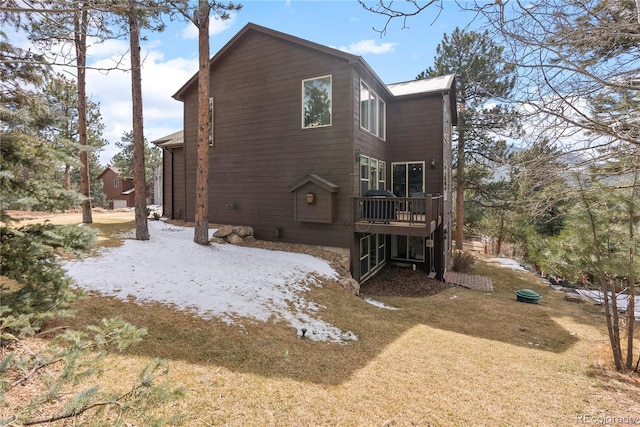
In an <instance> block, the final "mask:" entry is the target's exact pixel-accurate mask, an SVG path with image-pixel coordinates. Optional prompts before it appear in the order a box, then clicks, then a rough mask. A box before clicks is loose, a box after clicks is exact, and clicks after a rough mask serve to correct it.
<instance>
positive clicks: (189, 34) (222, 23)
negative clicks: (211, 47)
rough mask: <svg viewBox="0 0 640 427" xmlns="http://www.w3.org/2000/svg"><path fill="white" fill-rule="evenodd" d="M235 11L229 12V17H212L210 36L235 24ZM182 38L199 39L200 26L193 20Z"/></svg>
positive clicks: (185, 29)
mask: <svg viewBox="0 0 640 427" xmlns="http://www.w3.org/2000/svg"><path fill="white" fill-rule="evenodd" d="M236 16H237V15H236V14H235V13H230V14H229V19H225V20H222V19H220V18H211V19H210V20H209V36H215V35H216V34H220V33H221V32H223V31H225V30H228V29H229V28H231V27H232V26H233V23H234V22H235V19H236ZM181 35H182V38H183V39H184V40H198V28H196V26H195V25H193V24H192V23H191V22H189V23H188V24H187V26H186V27H185V28H184V29H183V30H182V33H181Z"/></svg>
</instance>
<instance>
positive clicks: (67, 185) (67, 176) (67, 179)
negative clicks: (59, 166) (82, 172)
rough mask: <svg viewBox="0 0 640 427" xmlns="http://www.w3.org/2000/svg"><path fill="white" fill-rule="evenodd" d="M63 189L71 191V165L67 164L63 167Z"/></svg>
mask: <svg viewBox="0 0 640 427" xmlns="http://www.w3.org/2000/svg"><path fill="white" fill-rule="evenodd" d="M64 189H65V190H71V165H70V164H69V163H66V164H65V165H64Z"/></svg>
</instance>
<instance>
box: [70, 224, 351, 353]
mask: <svg viewBox="0 0 640 427" xmlns="http://www.w3.org/2000/svg"><path fill="white" fill-rule="evenodd" d="M148 225H149V234H150V236H151V237H150V240H148V241H137V240H125V241H124V244H123V245H122V246H121V247H118V248H112V249H107V250H104V251H102V253H101V254H100V255H99V256H97V257H94V258H87V259H85V260H83V261H71V262H66V263H65V269H66V270H67V272H68V273H69V275H70V276H71V277H72V278H73V279H74V280H75V281H76V283H77V285H78V286H79V287H80V288H82V289H85V290H91V291H97V292H99V293H101V294H104V295H111V296H115V297H117V298H120V299H122V300H127V299H128V297H129V296H132V297H135V298H136V299H137V300H139V301H142V302H145V301H151V302H161V303H166V304H170V305H173V306H175V307H176V308H178V309H183V310H188V311H191V312H194V313H195V314H197V315H198V316H201V317H203V318H213V317H216V318H220V319H222V320H223V321H225V322H227V323H228V324H239V325H241V324H242V319H243V318H250V319H256V320H259V321H262V322H266V321H268V320H273V321H283V322H286V323H288V324H289V325H290V326H291V327H293V328H295V329H296V330H298V331H299V330H301V329H302V328H305V329H307V337H309V338H310V339H312V340H316V341H329V342H338V343H346V342H347V341H352V340H357V336H356V335H355V334H353V333H352V332H350V331H348V332H344V331H342V330H340V329H338V328H337V327H335V326H333V325H331V324H329V323H327V322H325V321H323V320H322V319H321V318H320V316H319V314H318V311H319V309H320V308H322V307H320V306H319V305H318V304H316V303H314V302H313V301H309V300H307V299H306V298H305V293H306V292H307V291H308V290H309V289H310V288H311V287H312V286H319V282H318V280H317V277H325V278H337V273H336V272H335V270H334V269H333V268H332V267H331V265H330V264H329V263H328V262H326V261H324V260H322V259H319V258H315V257H312V256H310V255H305V254H298V253H291V252H281V251H270V250H265V249H258V248H248V247H241V246H234V245H218V244H212V245H211V246H201V245H198V244H196V243H194V242H193V233H194V229H193V228H192V227H179V226H175V225H171V224H166V223H164V222H162V221H149V223H148ZM213 232H215V230H211V233H213Z"/></svg>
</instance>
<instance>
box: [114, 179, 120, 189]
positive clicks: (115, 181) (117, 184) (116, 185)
mask: <svg viewBox="0 0 640 427" xmlns="http://www.w3.org/2000/svg"><path fill="white" fill-rule="evenodd" d="M113 186H114V187H115V188H118V187H120V180H119V179H118V178H116V179H114V180H113Z"/></svg>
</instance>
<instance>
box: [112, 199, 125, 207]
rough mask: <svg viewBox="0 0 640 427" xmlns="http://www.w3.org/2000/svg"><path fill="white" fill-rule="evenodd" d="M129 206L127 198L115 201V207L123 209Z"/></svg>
mask: <svg viewBox="0 0 640 427" xmlns="http://www.w3.org/2000/svg"><path fill="white" fill-rule="evenodd" d="M126 207H127V201H126V200H114V201H113V209H122V208H126Z"/></svg>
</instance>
